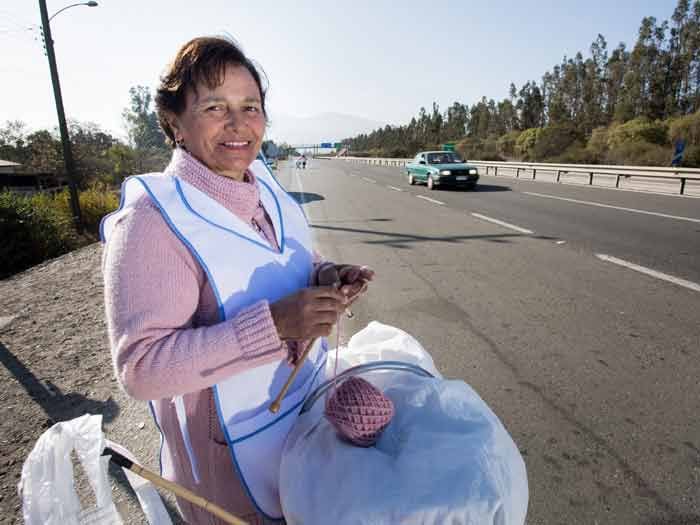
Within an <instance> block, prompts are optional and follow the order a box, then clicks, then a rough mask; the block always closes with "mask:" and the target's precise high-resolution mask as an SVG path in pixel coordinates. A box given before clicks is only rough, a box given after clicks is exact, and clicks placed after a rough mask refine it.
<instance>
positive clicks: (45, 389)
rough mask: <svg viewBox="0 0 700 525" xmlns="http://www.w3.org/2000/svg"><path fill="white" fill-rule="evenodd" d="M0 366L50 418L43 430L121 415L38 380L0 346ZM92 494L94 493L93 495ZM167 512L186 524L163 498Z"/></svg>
mask: <svg viewBox="0 0 700 525" xmlns="http://www.w3.org/2000/svg"><path fill="white" fill-rule="evenodd" d="M0 363H2V364H3V365H4V366H5V368H6V369H7V370H8V371H9V372H10V373H11V374H12V375H13V376H14V377H15V379H16V380H17V382H18V383H19V384H20V385H22V387H23V388H24V390H25V391H26V392H27V394H28V395H29V397H30V398H31V399H32V400H33V401H35V402H36V403H37V404H38V405H39V406H40V407H41V408H42V409H43V411H44V412H45V413H46V416H47V419H46V421H45V422H44V424H43V425H42V429H48V428H49V427H51V426H52V425H54V424H55V423H58V422H60V421H68V420H70V419H74V418H76V417H79V416H82V415H84V414H101V415H102V421H103V422H104V423H109V422H110V421H113V420H114V419H115V418H116V417H117V415H118V414H119V405H118V404H117V403H116V402H115V401H114V400H113V399H112V398H111V397H109V398H108V399H107V400H106V401H96V400H94V399H90V398H88V397H85V396H84V395H82V394H74V393H68V394H64V393H62V392H61V390H60V389H59V388H58V387H57V386H56V385H54V384H53V383H52V382H51V381H49V380H47V379H45V380H40V379H38V378H37V377H36V376H35V375H34V374H33V373H32V371H31V370H29V368H27V367H26V366H25V365H24V363H22V361H20V360H19V359H17V357H16V356H15V355H14V354H13V353H12V352H10V350H8V348H7V347H6V346H5V345H4V344H2V343H0ZM20 468H21V465H20ZM109 474H110V476H111V478H112V479H114V480H115V481H116V482H117V483H118V484H119V485H121V487H122V489H123V490H124V491H125V493H127V494H128V495H129V497H130V498H132V500H133V501H134V503H135V505H136V506H139V507H140V504H139V503H138V498H137V497H136V494H135V493H134V490H133V489H132V488H131V485H130V484H129V481H128V480H127V479H126V476H125V475H124V472H123V471H122V469H121V467H118V466H116V465H114V464H112V463H110V464H109ZM90 495H92V494H90ZM162 499H163V503H164V504H165V506H166V509H167V511H168V513H169V514H170V516H171V518H172V521H173V523H174V524H175V525H179V524H183V523H184V521H182V519H181V518H180V516H179V513H178V511H177V509H176V508H175V507H174V506H173V504H172V503H171V502H170V501H168V500H167V499H166V498H162Z"/></svg>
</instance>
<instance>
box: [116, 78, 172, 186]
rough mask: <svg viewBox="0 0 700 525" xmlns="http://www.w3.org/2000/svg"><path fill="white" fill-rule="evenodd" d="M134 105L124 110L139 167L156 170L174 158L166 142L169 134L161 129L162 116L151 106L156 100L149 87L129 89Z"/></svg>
mask: <svg viewBox="0 0 700 525" xmlns="http://www.w3.org/2000/svg"><path fill="white" fill-rule="evenodd" d="M129 95H130V97H131V105H130V107H128V108H126V109H125V110H124V111H123V112H122V117H123V118H124V123H125V126H126V130H127V135H128V137H129V144H130V145H131V147H132V148H134V151H135V154H136V155H135V160H136V167H137V170H138V171H140V172H144V171H156V170H161V169H163V167H164V166H165V164H166V163H167V161H168V158H169V157H170V151H171V150H170V148H169V147H168V145H167V144H166V143H165V135H164V134H163V132H162V131H161V129H160V125H159V123H158V116H157V115H156V112H155V111H154V110H153V109H151V106H152V103H153V99H152V97H151V92H150V90H149V89H148V88H147V87H145V86H135V87H132V88H131V89H129Z"/></svg>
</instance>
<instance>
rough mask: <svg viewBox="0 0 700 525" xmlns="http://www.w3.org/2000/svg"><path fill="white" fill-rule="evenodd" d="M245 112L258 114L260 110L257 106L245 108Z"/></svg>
mask: <svg viewBox="0 0 700 525" xmlns="http://www.w3.org/2000/svg"><path fill="white" fill-rule="evenodd" d="M245 110H246V111H248V112H250V113H258V112H259V111H260V108H259V107H257V106H246V108H245Z"/></svg>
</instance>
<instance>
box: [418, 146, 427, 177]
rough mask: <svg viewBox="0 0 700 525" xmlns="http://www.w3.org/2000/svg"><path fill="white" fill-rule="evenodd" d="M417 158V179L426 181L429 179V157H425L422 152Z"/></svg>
mask: <svg viewBox="0 0 700 525" xmlns="http://www.w3.org/2000/svg"><path fill="white" fill-rule="evenodd" d="M417 159H418V160H417V162H416V166H417V168H416V175H417V176H416V180H419V181H422V182H425V181H426V180H428V159H427V158H426V157H425V154H424V153H420V154H419V155H418V157H417Z"/></svg>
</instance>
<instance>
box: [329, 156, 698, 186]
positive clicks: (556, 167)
mask: <svg viewBox="0 0 700 525" xmlns="http://www.w3.org/2000/svg"><path fill="white" fill-rule="evenodd" d="M329 158H333V159H335V160H345V161H347V162H357V163H362V164H372V165H378V166H405V165H406V164H408V163H409V162H411V161H412V160H413V159H387V158H377V157H329ZM467 162H468V163H469V164H473V165H475V166H477V167H481V168H486V173H484V175H493V176H498V170H499V168H500V169H501V170H504V169H505V170H512V171H515V177H516V178H520V174H521V172H522V173H523V174H529V175H530V177H529V179H530V180H536V178H537V172H538V171H539V172H549V173H555V174H556V178H555V181H556V182H561V178H562V175H566V174H570V173H574V174H584V175H587V176H588V184H589V185H591V186H593V182H594V177H595V176H596V175H606V176H610V175H612V176H615V177H616V179H615V187H616V188H619V187H620V180H621V179H622V178H631V177H641V178H649V179H657V180H666V181H671V180H678V181H679V183H680V188H679V194H680V195H685V190H686V182H687V181H689V180H691V181H700V169H697V168H662V167H655V166H605V165H597V164H548V163H533V162H493V161H482V160H468V161H467ZM482 173H483V172H482Z"/></svg>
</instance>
